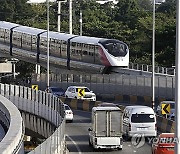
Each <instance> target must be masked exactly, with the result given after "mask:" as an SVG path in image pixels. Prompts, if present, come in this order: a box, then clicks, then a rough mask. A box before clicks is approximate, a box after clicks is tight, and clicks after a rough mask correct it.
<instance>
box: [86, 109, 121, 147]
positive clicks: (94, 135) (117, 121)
mask: <svg viewBox="0 0 180 154" xmlns="http://www.w3.org/2000/svg"><path fill="white" fill-rule="evenodd" d="M88 130H89V145H90V146H93V148H94V149H120V150H122V146H123V138H122V131H123V123H122V112H121V110H120V108H118V107H93V108H92V126H91V128H89V129H88Z"/></svg>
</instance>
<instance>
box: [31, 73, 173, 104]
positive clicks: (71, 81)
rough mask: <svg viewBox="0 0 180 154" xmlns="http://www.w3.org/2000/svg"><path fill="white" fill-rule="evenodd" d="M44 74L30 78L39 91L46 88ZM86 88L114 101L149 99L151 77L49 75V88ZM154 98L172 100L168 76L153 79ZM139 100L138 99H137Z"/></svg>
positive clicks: (170, 83) (171, 80) (171, 86)
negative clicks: (127, 97) (130, 98)
mask: <svg viewBox="0 0 180 154" xmlns="http://www.w3.org/2000/svg"><path fill="white" fill-rule="evenodd" d="M46 77H47V75H46V74H41V75H40V76H39V77H37V76H32V81H31V84H38V85H39V88H40V89H41V90H44V89H45V88H46V81H47V79H46ZM72 85H78V86H81V85H82V86H87V87H89V88H90V89H91V90H93V91H94V92H95V93H96V95H97V96H101V97H104V98H109V99H113V100H116V99H117V98H118V97H119V96H123V97H125V96H126V95H127V96H136V97H144V96H146V97H151V95H152V88H151V76H138V75H136V76H135V75H122V74H118V75H117V74H110V75H107V74H105V75H102V74H92V75H75V74H59V75H57V74H56V75H55V74H50V86H59V87H61V88H63V89H64V90H66V88H67V87H68V86H72ZM155 96H156V97H157V98H158V99H159V98H166V99H169V100H173V99H174V98H175V79H174V77H169V76H158V77H156V78H155ZM138 99H139V98H138Z"/></svg>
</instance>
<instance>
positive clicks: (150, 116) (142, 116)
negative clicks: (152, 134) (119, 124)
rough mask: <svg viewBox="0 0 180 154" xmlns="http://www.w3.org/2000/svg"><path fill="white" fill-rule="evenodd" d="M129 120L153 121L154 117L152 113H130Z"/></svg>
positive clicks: (139, 121)
mask: <svg viewBox="0 0 180 154" xmlns="http://www.w3.org/2000/svg"><path fill="white" fill-rule="evenodd" d="M131 122H133V123H148V122H155V117H154V115H153V114H132V117H131Z"/></svg>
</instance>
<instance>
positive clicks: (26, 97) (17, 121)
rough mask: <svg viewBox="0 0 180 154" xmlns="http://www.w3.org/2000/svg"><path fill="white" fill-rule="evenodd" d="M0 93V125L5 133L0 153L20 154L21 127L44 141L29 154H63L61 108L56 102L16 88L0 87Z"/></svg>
mask: <svg viewBox="0 0 180 154" xmlns="http://www.w3.org/2000/svg"><path fill="white" fill-rule="evenodd" d="M0 91H1V92H0V94H1V95H0V100H1V101H0V111H1V113H2V115H3V118H1V122H2V123H3V124H4V125H5V126H6V127H7V130H8V131H7V132H6V135H5V137H4V138H3V139H2V141H1V142H0V147H1V148H0V153H2V154H12V153H16V154H17V153H24V144H23V137H24V134H25V128H26V130H27V132H29V131H28V130H30V131H31V132H34V133H35V135H36V136H37V135H38V136H41V137H43V138H46V139H47V140H46V141H45V142H43V144H41V145H39V146H38V147H37V148H36V149H35V150H34V151H32V152H31V153H64V150H65V134H64V132H65V121H64V107H63V103H62V101H61V100H60V99H58V98H57V97H54V96H53V95H51V94H47V93H45V92H42V91H36V90H33V89H30V88H27V87H22V86H17V85H6V84H0ZM1 117H2V116H1ZM23 121H24V123H23ZM31 132H30V134H27V135H32V133H31Z"/></svg>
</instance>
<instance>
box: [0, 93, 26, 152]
mask: <svg viewBox="0 0 180 154" xmlns="http://www.w3.org/2000/svg"><path fill="white" fill-rule="evenodd" d="M0 110H1V112H3V113H4V116H5V117H6V120H8V121H9V122H6V123H5V125H6V126H7V127H8V131H7V133H6V135H5V137H4V138H3V139H2V141H1V142H0V153H1V154H12V153H13V154H18V153H23V152H24V141H23V137H24V133H25V128H24V125H23V119H22V117H21V114H20V112H19V110H18V109H17V107H16V106H15V105H14V104H13V103H12V102H10V101H9V100H8V99H7V98H5V97H3V96H2V95H0Z"/></svg>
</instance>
